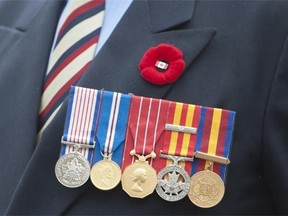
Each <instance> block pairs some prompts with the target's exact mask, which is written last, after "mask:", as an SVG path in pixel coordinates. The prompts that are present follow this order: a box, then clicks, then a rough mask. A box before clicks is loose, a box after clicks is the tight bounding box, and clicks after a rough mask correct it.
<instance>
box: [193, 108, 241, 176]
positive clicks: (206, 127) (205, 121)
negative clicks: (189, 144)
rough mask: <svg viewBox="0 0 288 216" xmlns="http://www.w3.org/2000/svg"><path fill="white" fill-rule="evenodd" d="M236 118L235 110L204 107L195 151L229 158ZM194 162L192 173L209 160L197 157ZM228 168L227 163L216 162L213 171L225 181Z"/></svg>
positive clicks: (203, 167) (201, 167)
mask: <svg viewBox="0 0 288 216" xmlns="http://www.w3.org/2000/svg"><path fill="white" fill-rule="evenodd" d="M234 120H235V112H233V111H229V110H224V109H217V108H209V107H202V109H201V115H200V122H199V128H198V134H197V140H196V147H195V151H201V152H204V153H208V154H211V155H217V156H221V157H225V158H229V154H230V148H231V143H232V134H233V127H234ZM192 164H193V167H192V172H191V174H192V175H193V174H195V173H196V172H198V171H202V170H204V169H206V168H207V166H208V162H207V161H205V160H201V159H196V158H195V159H194V161H193V162H192ZM226 169H227V165H223V164H219V163H214V168H213V171H214V172H215V173H217V174H218V175H219V176H220V177H221V178H222V180H223V181H225V175H226Z"/></svg>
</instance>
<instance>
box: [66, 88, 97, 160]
mask: <svg viewBox="0 0 288 216" xmlns="http://www.w3.org/2000/svg"><path fill="white" fill-rule="evenodd" d="M101 94H102V93H101V91H98V90H94V89H88V88H81V87H75V86H72V87H71V90H70V96H69V102H68V109H67V114H66V122H65V128H64V134H63V141H67V142H71V143H75V144H80V146H81V144H85V145H94V143H95V135H96V128H97V127H96V124H97V118H98V116H99V109H100V105H101ZM93 151H94V149H93V148H89V149H88V148H82V149H80V153H81V154H82V155H83V156H84V157H85V158H86V159H87V160H88V161H89V162H90V163H91V161H92V157H93ZM71 152H74V147H72V146H68V145H65V144H63V145H62V149H61V156H63V155H66V154H68V153H71Z"/></svg>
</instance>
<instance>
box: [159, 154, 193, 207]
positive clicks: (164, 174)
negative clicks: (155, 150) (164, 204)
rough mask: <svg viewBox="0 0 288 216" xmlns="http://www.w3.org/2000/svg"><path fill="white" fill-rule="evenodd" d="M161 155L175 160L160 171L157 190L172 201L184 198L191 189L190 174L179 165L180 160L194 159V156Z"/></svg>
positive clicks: (160, 194) (164, 197) (161, 195)
mask: <svg viewBox="0 0 288 216" xmlns="http://www.w3.org/2000/svg"><path fill="white" fill-rule="evenodd" d="M160 157H164V158H167V159H171V160H173V164H172V165H170V166H168V167H165V168H164V169H162V170H161V171H160V172H159V173H158V176H157V178H158V182H157V186H156V192H157V193H158V195H159V196H160V197H161V198H162V199H164V200H166V201H170V202H175V201H178V200H181V199H183V198H184V197H185V196H186V195H187V194H188V192H189V189H190V176H189V175H188V173H187V172H186V171H185V170H184V169H182V167H181V166H179V165H178V162H179V161H192V160H193V159H192V158H186V157H177V156H171V155H163V154H162V153H160Z"/></svg>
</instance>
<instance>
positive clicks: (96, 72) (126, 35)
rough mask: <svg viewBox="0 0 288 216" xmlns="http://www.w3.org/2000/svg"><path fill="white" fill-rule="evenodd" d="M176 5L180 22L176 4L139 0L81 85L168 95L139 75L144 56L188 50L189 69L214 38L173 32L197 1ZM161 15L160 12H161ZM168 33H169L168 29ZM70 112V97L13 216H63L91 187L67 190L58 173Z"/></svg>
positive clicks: (48, 132)
mask: <svg viewBox="0 0 288 216" xmlns="http://www.w3.org/2000/svg"><path fill="white" fill-rule="evenodd" d="M177 5H178V7H176V8H174V9H176V10H177V11H175V14H181V13H182V14H183V15H181V16H180V17H179V18H177V19H176V21H175V20H173V19H174V17H171V16H170V15H169V13H168V14H167V12H169V11H172V9H173V6H172V4H170V3H169V4H168V5H167V6H165V7H164V9H165V10H164V11H162V10H161V9H163V7H162V6H163V5H162V3H160V1H159V2H154V1H149V2H147V1H143V0H135V1H134V2H133V3H132V4H131V6H130V8H129V9H128V11H127V12H126V14H125V15H124V16H123V17H122V19H121V21H120V23H119V24H118V25H117V27H116V29H115V30H114V32H113V33H112V35H111V36H110V38H109V40H108V41H107V42H106V43H105V45H104V46H103V48H102V49H101V51H100V52H99V53H98V55H97V57H96V58H95V60H94V61H93V63H92V65H91V66H90V68H89V69H88V71H87V72H86V73H85V74H84V75H83V76H82V78H81V79H80V80H79V82H78V83H77V85H78V86H83V87H89V88H96V89H102V88H105V89H107V90H110V91H118V92H122V93H133V94H136V95H143V96H149V97H157V98H162V97H165V94H166V92H167V91H168V90H169V89H170V88H171V87H172V86H173V85H165V86H155V85H152V84H150V83H148V82H146V81H145V80H143V79H142V78H141V77H140V75H139V69H138V64H139V61H140V59H141V57H142V55H143V54H144V52H145V51H146V50H147V49H148V48H150V47H152V46H156V45H158V44H160V43H169V44H174V45H175V46H176V47H178V48H179V49H181V50H182V51H183V53H184V60H185V62H186V68H187V67H188V66H189V65H190V64H191V63H192V62H193V61H194V60H195V58H196V57H197V56H198V55H199V53H200V52H201V51H202V50H203V49H204V48H205V47H206V45H207V44H208V43H209V41H210V40H211V39H212V38H213V36H214V34H215V30H214V29H201V30H196V29H194V30H193V29H190V30H177V31H176V30H175V31H173V30H171V29H173V27H175V25H180V24H182V23H185V22H188V21H189V20H190V18H191V16H192V14H193V9H194V1H192V2H190V1H181V3H180V4H178V3H177ZM157 11H159V13H156V12H157ZM159 19H160V20H165V19H167V22H166V24H164V23H162V22H159ZM151 24H152V25H151ZM167 29H169V31H164V30H167ZM66 108H67V99H66V101H65V102H64V104H63V106H62V107H61V109H60V110H59V112H58V114H57V115H56V116H55V117H54V119H53V121H52V122H51V123H50V125H49V126H48V127H47V128H46V130H45V131H44V133H43V135H42V139H41V141H40V143H39V145H38V147H37V149H36V151H35V153H34V155H33V157H32V158H31V161H30V164H29V166H28V167H27V170H26V173H25V175H24V176H23V178H22V181H21V184H19V186H18V189H17V191H16V193H15V196H14V199H13V200H12V202H11V205H10V208H9V209H8V212H7V213H8V214H17V213H30V214H49V213H50V214H51V213H53V214H60V213H63V212H64V210H65V209H66V208H67V207H68V206H69V205H70V204H71V203H72V202H73V201H74V200H75V199H76V198H77V197H78V196H79V195H81V194H82V193H83V192H84V191H85V189H86V188H87V186H88V185H89V184H90V183H87V184H86V185H84V186H83V187H81V188H77V189H68V188H65V187H63V186H62V185H60V184H59V183H58V182H57V180H56V177H55V174H54V167H55V163H56V161H57V159H58V156H59V150H60V140H61V136H62V133H63V125H64V121H65V113H66ZM31 191H33V192H31ZM34 191H35V192H34ZM95 193H97V190H95ZM22 200H25V203H22V202H21V201H22ZM43 200H45V202H43ZM47 204H49V208H47Z"/></svg>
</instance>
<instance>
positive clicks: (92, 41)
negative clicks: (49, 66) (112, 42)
mask: <svg viewBox="0 0 288 216" xmlns="http://www.w3.org/2000/svg"><path fill="white" fill-rule="evenodd" d="M98 39H99V35H97V36H96V37H93V38H91V39H90V40H89V41H87V42H86V43H85V44H83V45H82V46H81V47H79V48H78V49H76V50H75V51H74V52H73V53H71V54H70V55H69V56H68V57H67V58H66V59H65V60H64V61H63V62H62V63H61V64H60V65H59V66H58V67H57V68H56V69H55V70H54V71H52V72H51V73H52V74H51V76H50V77H49V78H48V79H47V80H46V82H45V84H44V87H43V92H44V91H45V90H46V89H47V88H48V86H49V85H50V84H51V82H52V81H53V80H54V79H55V77H57V75H58V74H59V73H60V72H61V71H62V70H63V68H65V67H66V66H67V65H68V64H70V63H71V62H72V61H73V60H74V59H75V58H76V57H78V56H79V55H80V54H81V53H83V52H84V51H85V50H87V49H88V48H89V47H91V46H93V45H94V44H95V43H97V42H98Z"/></svg>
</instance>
